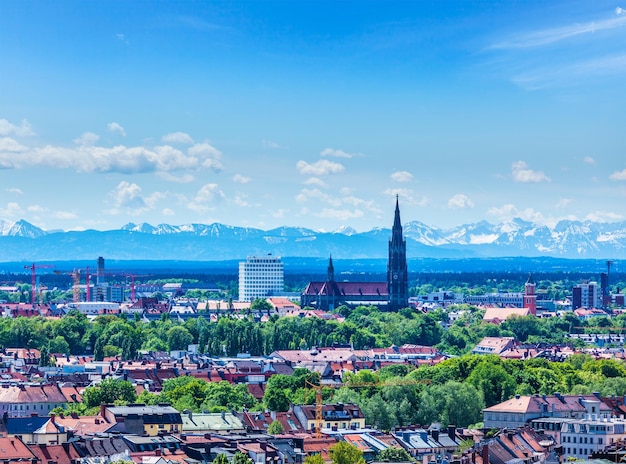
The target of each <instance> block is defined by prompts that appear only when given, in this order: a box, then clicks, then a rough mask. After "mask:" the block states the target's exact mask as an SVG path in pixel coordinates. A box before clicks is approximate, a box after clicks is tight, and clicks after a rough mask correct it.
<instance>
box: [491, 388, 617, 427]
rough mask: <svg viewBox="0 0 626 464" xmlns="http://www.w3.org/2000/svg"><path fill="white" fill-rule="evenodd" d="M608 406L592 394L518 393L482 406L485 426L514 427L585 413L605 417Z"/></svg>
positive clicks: (580, 417) (608, 414)
mask: <svg viewBox="0 0 626 464" xmlns="http://www.w3.org/2000/svg"><path fill="white" fill-rule="evenodd" d="M611 411H612V409H611V407H610V406H608V405H607V404H605V403H603V402H602V401H601V400H600V395H599V394H593V395H561V394H555V395H541V396H540V395H535V396H520V395H515V397H513V398H511V399H510V400H507V401H503V402H502V403H499V404H496V405H493V406H491V407H489V408H485V409H483V422H484V424H485V428H489V429H492V428H495V429H497V428H517V427H523V426H525V425H527V424H528V423H529V422H530V421H531V420H533V419H539V418H543V417H559V418H571V419H583V418H584V417H585V415H586V414H592V415H595V416H596V417H599V418H607V419H608V418H609V417H610V416H611Z"/></svg>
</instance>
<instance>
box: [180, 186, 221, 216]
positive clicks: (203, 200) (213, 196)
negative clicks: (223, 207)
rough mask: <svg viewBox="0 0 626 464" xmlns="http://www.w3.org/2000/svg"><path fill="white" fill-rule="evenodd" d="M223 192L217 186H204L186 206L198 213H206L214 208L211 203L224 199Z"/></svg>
mask: <svg viewBox="0 0 626 464" xmlns="http://www.w3.org/2000/svg"><path fill="white" fill-rule="evenodd" d="M225 197H226V195H224V192H222V190H220V188H219V187H218V185H217V184H206V185H203V186H202V187H200V190H198V193H196V196H195V197H194V198H193V200H192V201H191V202H190V203H189V205H188V206H187V207H188V208H189V209H191V210H193V211H196V212H198V213H206V212H207V211H210V210H212V209H213V208H214V205H213V203H215V202H216V201H219V200H221V199H223V198H225Z"/></svg>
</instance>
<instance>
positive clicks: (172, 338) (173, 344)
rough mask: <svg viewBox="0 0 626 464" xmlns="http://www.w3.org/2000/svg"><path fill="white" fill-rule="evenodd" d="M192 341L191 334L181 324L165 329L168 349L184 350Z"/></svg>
mask: <svg viewBox="0 0 626 464" xmlns="http://www.w3.org/2000/svg"><path fill="white" fill-rule="evenodd" d="M192 343H193V335H191V333H189V330H187V329H186V328H184V327H182V326H178V325H177V326H174V327H172V328H170V329H169V330H168V331H167V344H168V346H169V347H170V350H186V349H187V347H188V346H189V345H190V344H192Z"/></svg>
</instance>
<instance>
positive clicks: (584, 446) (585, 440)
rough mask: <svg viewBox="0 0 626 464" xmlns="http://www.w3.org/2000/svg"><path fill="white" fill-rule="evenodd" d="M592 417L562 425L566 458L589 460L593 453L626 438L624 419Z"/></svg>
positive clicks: (562, 444)
mask: <svg viewBox="0 0 626 464" xmlns="http://www.w3.org/2000/svg"><path fill="white" fill-rule="evenodd" d="M591 417H592V418H589V417H588V418H586V419H582V420H578V421H572V422H567V423H564V424H562V425H561V446H562V447H563V454H564V456H565V457H566V458H577V459H588V458H589V455H590V454H591V453H592V452H594V451H598V450H601V449H604V448H606V447H607V446H608V445H612V444H614V443H616V442H618V441H620V440H622V439H624V438H625V437H626V434H625V433H624V425H626V422H625V421H624V419H617V418H611V419H607V418H604V419H598V418H597V417H595V415H594V416H591Z"/></svg>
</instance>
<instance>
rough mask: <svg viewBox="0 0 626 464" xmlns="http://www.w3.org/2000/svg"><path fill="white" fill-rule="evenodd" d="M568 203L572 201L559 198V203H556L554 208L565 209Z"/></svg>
mask: <svg viewBox="0 0 626 464" xmlns="http://www.w3.org/2000/svg"><path fill="white" fill-rule="evenodd" d="M570 203H572V199H571V198H560V199H559V201H557V202H556V205H555V206H556V207H557V208H565V207H566V206H568V205H569V204H570Z"/></svg>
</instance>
